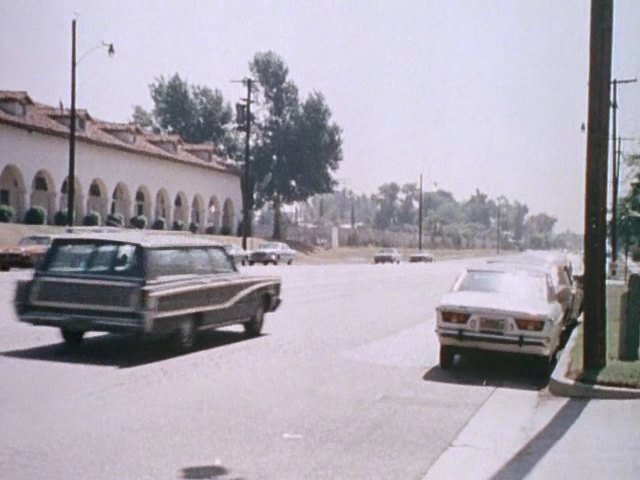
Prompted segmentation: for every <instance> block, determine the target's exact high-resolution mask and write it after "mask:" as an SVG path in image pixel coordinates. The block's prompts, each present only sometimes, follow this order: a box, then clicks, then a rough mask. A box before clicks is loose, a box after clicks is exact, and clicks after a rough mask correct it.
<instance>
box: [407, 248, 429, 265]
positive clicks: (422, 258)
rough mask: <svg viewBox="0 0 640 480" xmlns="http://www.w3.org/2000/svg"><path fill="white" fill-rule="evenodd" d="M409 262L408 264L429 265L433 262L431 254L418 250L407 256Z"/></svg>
mask: <svg viewBox="0 0 640 480" xmlns="http://www.w3.org/2000/svg"><path fill="white" fill-rule="evenodd" d="M409 262H410V263H419V262H423V263H431V262H433V254H432V253H431V252H428V251H426V250H420V251H419V252H416V253H412V254H411V255H409Z"/></svg>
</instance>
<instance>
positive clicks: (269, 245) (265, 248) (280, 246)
mask: <svg viewBox="0 0 640 480" xmlns="http://www.w3.org/2000/svg"><path fill="white" fill-rule="evenodd" d="M296 255H297V252H296V251H295V250H293V249H292V248H290V247H289V245H287V244H286V243H282V242H266V243H263V244H261V245H260V246H259V247H258V248H257V249H255V250H254V251H252V252H251V253H250V254H249V265H253V264H254V263H263V264H264V265H268V264H269V263H273V264H274V265H278V263H280V262H282V263H286V264H287V265H291V264H292V263H293V261H294V260H295V258H296Z"/></svg>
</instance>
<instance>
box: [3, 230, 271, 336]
mask: <svg viewBox="0 0 640 480" xmlns="http://www.w3.org/2000/svg"><path fill="white" fill-rule="evenodd" d="M280 284H281V282H280V279H279V278H278V277H262V276H247V275H243V274H241V273H239V272H238V270H237V269H236V266H235V263H234V261H233V258H231V257H230V256H229V255H228V254H227V253H226V251H225V249H224V247H223V246H222V245H218V244H214V243H212V242H210V241H208V240H203V239H199V238H197V237H196V238H190V237H188V236H181V235H180V236H179V235H170V234H157V233H145V232H132V231H129V232H127V231H124V232H117V233H103V234H93V235H68V236H63V237H58V238H56V239H55V240H54V241H53V242H52V244H51V247H50V249H49V251H48V252H47V255H46V256H45V258H44V260H43V262H42V264H41V265H40V266H39V267H38V268H37V269H36V270H35V271H34V274H33V278H32V279H31V280H29V281H21V282H19V283H18V287H17V289H16V295H15V302H14V303H15V308H16V312H17V314H18V317H19V319H20V321H22V322H26V323H31V324H33V325H46V326H52V327H57V328H59V329H60V330H61V332H62V336H63V338H64V340H65V341H66V342H67V343H68V344H72V345H73V344H79V343H80V342H81V341H82V338H83V336H84V334H85V332H88V331H101V332H114V333H134V334H141V335H156V334H165V335H173V338H174V340H175V343H176V345H177V346H178V347H180V348H182V349H189V348H191V347H192V346H193V345H194V343H195V340H196V336H197V332H198V331H199V330H204V329H215V328H219V327H223V326H228V325H233V324H242V325H243V326H244V330H245V332H246V333H247V335H250V336H256V335H259V334H260V332H261V331H262V326H263V322H264V315H265V313H267V312H273V311H275V310H276V309H277V308H278V306H279V305H280V302H281V300H280Z"/></svg>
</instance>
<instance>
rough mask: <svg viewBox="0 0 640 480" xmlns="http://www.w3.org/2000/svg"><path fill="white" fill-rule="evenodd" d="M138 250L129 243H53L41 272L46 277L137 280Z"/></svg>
mask: <svg viewBox="0 0 640 480" xmlns="http://www.w3.org/2000/svg"><path fill="white" fill-rule="evenodd" d="M138 250H139V249H138V248H137V247H136V246H135V245H132V244H128V243H109V242H105V243H102V242H99V243H94V242H77V243H54V244H53V245H52V247H51V251H50V253H49V257H48V260H47V262H46V264H45V265H44V267H43V269H44V270H45V271H47V272H49V273H89V274H110V275H123V276H139V275H140V274H141V265H140V263H141V262H140V254H139V251H138Z"/></svg>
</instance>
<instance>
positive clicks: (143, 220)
mask: <svg viewBox="0 0 640 480" xmlns="http://www.w3.org/2000/svg"><path fill="white" fill-rule="evenodd" d="M129 223H131V226H132V227H134V228H139V229H140V230H142V229H143V228H146V227H147V217H145V216H144V215H136V216H135V217H132V218H131V220H129Z"/></svg>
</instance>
